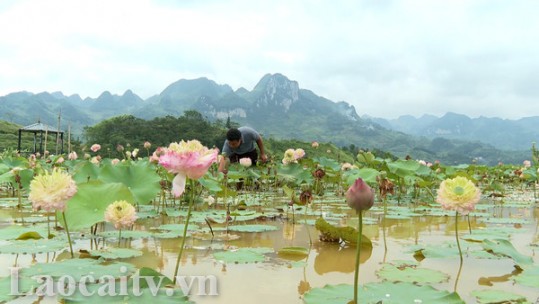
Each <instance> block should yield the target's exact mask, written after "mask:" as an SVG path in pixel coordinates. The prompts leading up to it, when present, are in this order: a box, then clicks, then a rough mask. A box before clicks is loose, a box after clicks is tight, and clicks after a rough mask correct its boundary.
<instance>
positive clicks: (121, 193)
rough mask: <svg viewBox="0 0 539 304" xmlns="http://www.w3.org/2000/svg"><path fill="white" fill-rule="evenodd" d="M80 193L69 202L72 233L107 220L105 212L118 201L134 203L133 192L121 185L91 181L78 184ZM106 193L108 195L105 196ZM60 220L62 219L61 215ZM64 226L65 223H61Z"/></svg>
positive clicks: (66, 214)
mask: <svg viewBox="0 0 539 304" xmlns="http://www.w3.org/2000/svg"><path fill="white" fill-rule="evenodd" d="M77 187H78V191H77V194H75V196H73V197H72V198H71V199H70V200H69V201H68V202H67V209H66V211H65V216H66V220H67V224H68V227H69V229H70V230H71V231H76V230H81V229H85V228H90V227H91V226H92V225H94V224H97V223H100V222H103V221H104V220H105V210H106V209H107V207H108V206H109V205H110V204H111V203H113V202H114V201H117V200H125V201H127V202H129V203H134V201H135V199H134V197H133V195H132V194H131V191H130V190H129V189H128V188H127V186H125V185H124V184H121V183H103V182H101V181H90V182H88V183H83V184H78V185H77ZM104 193H106V194H107V195H103V194H104ZM58 218H62V215H61V214H59V215H58ZM60 223H62V224H63V221H60Z"/></svg>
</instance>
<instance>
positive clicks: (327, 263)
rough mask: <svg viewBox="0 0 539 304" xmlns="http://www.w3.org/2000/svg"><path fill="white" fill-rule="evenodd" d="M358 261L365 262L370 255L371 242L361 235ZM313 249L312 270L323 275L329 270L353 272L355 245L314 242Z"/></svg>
mask: <svg viewBox="0 0 539 304" xmlns="http://www.w3.org/2000/svg"><path fill="white" fill-rule="evenodd" d="M362 238H363V242H362V246H361V255H360V263H361V264H363V263H365V262H366V261H367V260H368V259H369V258H370V257H371V255H372V242H371V241H370V240H369V239H368V238H367V237H366V236H364V235H363V237H362ZM313 249H314V250H315V251H316V252H317V255H316V258H315V259H314V270H315V271H316V273H317V274H320V275H323V274H326V273H330V272H342V273H351V272H352V273H353V272H354V270H355V257H356V248H355V246H345V247H342V246H340V245H339V244H334V243H321V242H318V243H315V244H314V245H313Z"/></svg>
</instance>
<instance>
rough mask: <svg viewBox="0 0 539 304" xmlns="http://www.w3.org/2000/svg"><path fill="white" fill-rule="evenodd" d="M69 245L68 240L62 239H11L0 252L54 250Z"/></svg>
mask: <svg viewBox="0 0 539 304" xmlns="http://www.w3.org/2000/svg"><path fill="white" fill-rule="evenodd" d="M66 245H67V241H66V240H61V239H50V240H49V239H39V240H27V241H11V242H10V243H8V244H5V245H2V246H0V253H11V254H32V253H42V252H53V251H58V250H62V249H63V248H65V247H66Z"/></svg>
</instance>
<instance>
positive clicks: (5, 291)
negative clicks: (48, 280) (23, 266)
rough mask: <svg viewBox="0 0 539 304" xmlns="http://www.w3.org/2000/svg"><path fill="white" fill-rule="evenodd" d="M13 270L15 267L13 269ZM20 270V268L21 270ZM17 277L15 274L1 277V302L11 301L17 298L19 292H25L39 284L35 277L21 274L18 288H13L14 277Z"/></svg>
mask: <svg viewBox="0 0 539 304" xmlns="http://www.w3.org/2000/svg"><path fill="white" fill-rule="evenodd" d="M12 270H13V269H12ZM19 272H20V270H19ZM13 278H15V274H14V273H13V275H10V276H9V277H4V278H0V302H2V303H3V302H5V301H10V300H12V299H15V298H16V297H17V296H18V295H17V294H25V293H28V292H30V291H31V290H33V289H34V288H35V287H37V286H39V285H40V284H38V282H37V281H36V280H34V279H31V278H27V277H21V276H19V278H18V280H17V284H18V286H16V287H18V288H17V289H15V290H13V289H12V284H13V282H12V279H13Z"/></svg>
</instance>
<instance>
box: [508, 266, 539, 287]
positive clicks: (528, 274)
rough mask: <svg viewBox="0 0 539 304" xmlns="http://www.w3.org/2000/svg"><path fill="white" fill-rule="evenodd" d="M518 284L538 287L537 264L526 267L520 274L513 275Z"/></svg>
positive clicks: (538, 271)
mask: <svg viewBox="0 0 539 304" xmlns="http://www.w3.org/2000/svg"><path fill="white" fill-rule="evenodd" d="M514 280H515V282H517V283H518V284H522V285H526V286H531V287H535V288H539V266H534V267H531V268H526V269H525V270H524V271H523V272H522V273H521V274H519V275H518V276H516V277H514Z"/></svg>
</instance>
